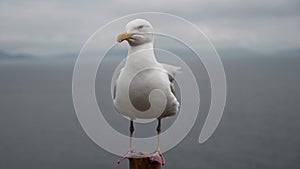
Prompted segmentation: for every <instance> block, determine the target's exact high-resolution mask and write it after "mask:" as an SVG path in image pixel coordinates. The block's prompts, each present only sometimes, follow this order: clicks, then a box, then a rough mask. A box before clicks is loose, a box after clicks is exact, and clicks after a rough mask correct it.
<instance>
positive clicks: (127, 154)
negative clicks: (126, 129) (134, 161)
mask: <svg viewBox="0 0 300 169" xmlns="http://www.w3.org/2000/svg"><path fill="white" fill-rule="evenodd" d="M137 155H139V153H136V152H134V151H128V152H127V153H126V154H124V155H123V156H122V157H121V158H120V159H119V160H118V164H120V163H121V162H122V161H123V160H125V159H127V158H132V157H135V156H137Z"/></svg>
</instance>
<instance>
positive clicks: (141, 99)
mask: <svg viewBox="0 0 300 169" xmlns="http://www.w3.org/2000/svg"><path fill="white" fill-rule="evenodd" d="M153 35H154V33H153V27H152V25H151V24H150V22H148V21H147V20H145V19H135V20H132V21H130V22H129V23H127V25H126V31H125V32H123V33H121V34H119V35H118V37H117V41H118V42H119V43H121V42H123V41H127V42H128V44H129V49H128V54H127V57H126V64H125V66H124V67H123V68H122V69H121V71H120V74H119V77H118V78H117V80H116V82H115V86H114V92H113V102H114V106H115V109H116V110H117V111H118V112H119V113H121V114H122V115H124V116H127V117H128V118H129V119H130V127H129V130H130V143H129V151H128V152H127V153H126V154H125V155H124V156H123V157H122V158H120V159H119V161H118V163H120V162H121V161H122V160H124V159H126V158H131V157H134V156H136V155H137V153H135V152H134V151H133V148H132V137H133V132H134V125H133V122H134V120H135V119H137V118H138V119H157V121H158V123H157V128H156V131H157V147H156V150H155V151H154V153H151V154H150V156H149V157H150V160H151V161H157V162H159V163H161V164H164V158H163V156H162V154H161V153H160V145H159V144H160V142H159V135H160V134H161V119H163V118H166V117H169V116H173V115H175V114H176V113H177V112H178V110H179V102H178V100H177V98H176V95H175V88H174V79H175V75H176V74H177V73H179V72H180V67H177V66H172V65H168V64H164V63H159V62H158V61H157V59H156V57H155V53H154V48H153V46H154V37H153ZM128 86H129V90H128V89H127V88H128ZM154 89H155V90H157V89H158V90H159V91H160V92H161V93H162V94H163V95H164V97H163V98H162V99H164V100H165V102H164V103H165V105H164V107H163V108H164V109H162V111H161V112H160V113H157V112H155V111H154V110H155V108H156V107H159V106H160V104H162V102H163V101H161V100H160V99H161V97H158V98H156V99H155V100H154V101H153V100H152V101H151V99H150V95H151V94H150V93H151V91H153V90H154ZM126 90H127V91H126ZM128 96H129V97H128ZM128 98H129V101H128ZM150 103H151V104H150ZM129 104H131V105H129ZM130 106H133V107H134V108H135V110H136V111H132V110H131V109H130ZM152 110H153V111H152Z"/></svg>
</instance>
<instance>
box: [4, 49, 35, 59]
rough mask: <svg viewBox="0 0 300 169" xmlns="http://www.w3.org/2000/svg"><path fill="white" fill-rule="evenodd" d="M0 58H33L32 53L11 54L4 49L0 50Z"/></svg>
mask: <svg viewBox="0 0 300 169" xmlns="http://www.w3.org/2000/svg"><path fill="white" fill-rule="evenodd" d="M0 59H1V60H3V59H5V60H6V59H35V57H34V56H32V55H26V54H17V55H13V54H10V53H7V52H4V51H0Z"/></svg>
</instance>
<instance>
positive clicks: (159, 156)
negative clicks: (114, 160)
mask: <svg viewBox="0 0 300 169" xmlns="http://www.w3.org/2000/svg"><path fill="white" fill-rule="evenodd" d="M142 157H148V158H149V159H150V161H151V162H153V161H156V162H158V163H160V164H162V165H164V164H165V159H164V157H163V155H162V154H161V153H160V152H159V151H155V152H154V153H143V152H134V151H128V152H127V153H126V154H124V155H123V156H122V157H121V158H120V159H119V160H118V164H120V163H121V162H122V161H123V160H125V159H129V158H142Z"/></svg>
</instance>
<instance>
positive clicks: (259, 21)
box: [0, 0, 300, 56]
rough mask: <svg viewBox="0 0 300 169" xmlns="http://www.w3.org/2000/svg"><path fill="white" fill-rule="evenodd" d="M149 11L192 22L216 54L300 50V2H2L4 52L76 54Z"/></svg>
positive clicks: (0, 40) (1, 43)
mask: <svg viewBox="0 0 300 169" xmlns="http://www.w3.org/2000/svg"><path fill="white" fill-rule="evenodd" d="M145 11H148V12H149V11H155V12H167V13H171V14H173V15H178V16H181V17H183V18H185V19H187V20H190V21H192V22H193V23H194V24H196V25H198V26H199V27H201V28H202V30H203V31H204V32H205V33H206V34H207V35H208V36H209V38H210V39H211V40H212V41H213V43H214V44H215V45H216V47H217V49H236V48H244V49H249V50H254V51H269V52H272V51H277V50H290V49H300V38H299V37H300V31H299V30H300V1H299V0H298V1H297V0H295V1H294V0H265V1H263V0H251V1H242V0H207V1H200V0H195V1H192V0H185V1H175V0H173V1H169V2H167V1H166V2H165V1H162V0H150V1H145V2H142V1H141V0H134V1H130V2H125V1H115V0H110V1H107V2H106V1H62V0H51V1H50V0H49V1H41V0H40V1H38V0H26V1H14V0H0V20H1V22H0V28H1V31H0V51H6V52H10V53H27V54H34V55H37V56H44V55H56V54H63V53H77V52H78V51H79V50H80V48H81V47H82V45H83V44H84V42H85V41H86V40H87V39H88V37H89V36H90V35H91V34H92V33H93V32H95V31H96V30H97V29H98V28H99V27H100V26H102V25H104V24H106V23H107V22H109V21H111V20H113V19H116V18H119V17H121V16H124V15H127V14H130V13H136V12H145ZM154 27H155V25H154ZM178 30H180V28H178Z"/></svg>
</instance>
